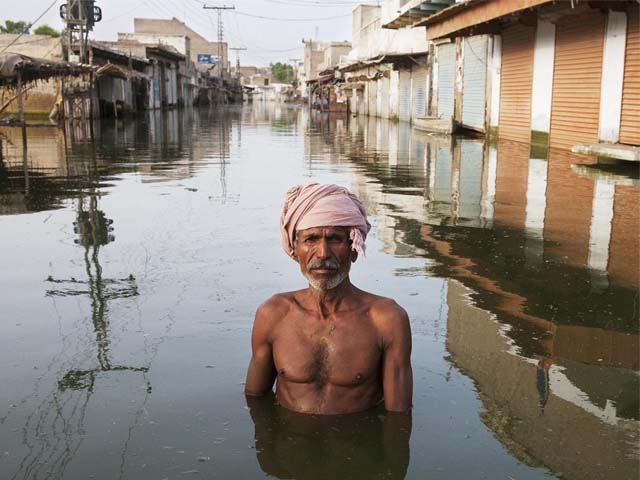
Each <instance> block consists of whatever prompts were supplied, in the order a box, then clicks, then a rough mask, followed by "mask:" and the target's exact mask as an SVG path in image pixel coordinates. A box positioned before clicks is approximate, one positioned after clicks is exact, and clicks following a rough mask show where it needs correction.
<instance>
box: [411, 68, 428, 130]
mask: <svg viewBox="0 0 640 480" xmlns="http://www.w3.org/2000/svg"><path fill="white" fill-rule="evenodd" d="M411 90H412V92H413V93H412V95H411V99H412V102H413V108H412V109H411V118H412V119H413V120H415V119H416V117H424V116H425V115H426V113H427V69H426V68H416V69H415V70H413V71H412V72H411Z"/></svg>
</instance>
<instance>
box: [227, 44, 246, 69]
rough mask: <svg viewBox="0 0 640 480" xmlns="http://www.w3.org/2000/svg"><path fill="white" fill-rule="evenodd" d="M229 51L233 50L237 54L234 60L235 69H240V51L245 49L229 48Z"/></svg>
mask: <svg viewBox="0 0 640 480" xmlns="http://www.w3.org/2000/svg"><path fill="white" fill-rule="evenodd" d="M229 50H235V51H236V53H237V55H238V56H237V58H236V68H240V52H241V51H242V50H246V48H240V47H231V48H229Z"/></svg>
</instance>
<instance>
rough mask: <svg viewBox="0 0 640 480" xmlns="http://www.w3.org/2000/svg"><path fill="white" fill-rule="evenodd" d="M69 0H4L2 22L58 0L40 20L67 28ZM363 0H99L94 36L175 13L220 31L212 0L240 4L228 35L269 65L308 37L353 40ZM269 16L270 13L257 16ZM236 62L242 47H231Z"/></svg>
mask: <svg viewBox="0 0 640 480" xmlns="http://www.w3.org/2000/svg"><path fill="white" fill-rule="evenodd" d="M66 1H67V0H57V1H55V2H54V0H18V1H15V0H0V4H1V5H3V6H5V7H6V5H8V4H10V5H11V7H10V8H0V24H2V25H4V22H5V20H25V21H28V22H33V21H35V20H36V18H38V16H40V14H42V13H43V12H44V11H45V10H46V9H47V8H48V7H49V6H50V5H51V4H52V3H55V4H54V5H53V6H52V7H51V9H50V10H49V11H48V12H47V13H46V14H45V15H44V16H43V17H42V19H41V20H39V21H38V22H37V23H36V26H38V25H42V24H48V25H50V26H52V27H54V28H56V29H58V30H60V29H62V28H63V24H62V20H61V19H60V17H59V7H60V5H62V4H63V3H66ZM360 3H370V4H376V3H378V2H377V1H375V0H364V1H357V0H226V1H222V0H214V1H210V2H205V1H204V0H96V5H98V6H100V8H102V22H100V23H98V24H96V26H95V28H94V30H93V32H92V34H91V35H90V37H91V38H93V39H94V40H111V41H113V40H116V39H117V33H118V32H133V18H134V17H142V18H171V17H176V18H177V19H179V20H181V21H183V22H185V23H186V24H187V25H188V26H189V27H191V28H192V29H193V30H195V31H196V32H198V33H199V34H201V35H202V36H204V37H205V38H207V39H209V40H211V41H216V39H217V37H218V33H217V32H218V30H217V13H216V11H215V10H205V9H203V8H202V6H203V4H207V5H211V6H222V5H226V6H234V7H236V10H227V11H224V12H223V23H224V30H223V31H224V39H225V41H226V42H228V43H229V46H230V47H240V48H247V50H246V51H241V52H239V54H240V63H241V65H255V66H267V65H269V63H271V62H273V63H275V62H278V61H281V62H282V61H284V62H291V61H292V59H302V55H303V45H302V39H303V38H304V39H310V38H312V39H314V40H320V41H332V40H333V41H344V40H347V41H350V40H351V12H352V11H353V9H354V8H355V6H356V5H358V4H360ZM256 17H268V18H256ZM229 53H230V55H229V59H230V60H231V62H232V63H233V64H234V65H235V63H236V59H237V52H234V51H230V52H229Z"/></svg>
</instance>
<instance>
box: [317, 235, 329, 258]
mask: <svg viewBox="0 0 640 480" xmlns="http://www.w3.org/2000/svg"><path fill="white" fill-rule="evenodd" d="M329 255H330V251H329V242H327V239H326V238H321V239H320V241H319V242H318V249H317V250H316V256H317V257H318V258H320V259H322V260H324V259H327V258H329Z"/></svg>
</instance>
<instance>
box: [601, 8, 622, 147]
mask: <svg viewBox="0 0 640 480" xmlns="http://www.w3.org/2000/svg"><path fill="white" fill-rule="evenodd" d="M626 41H627V14H626V13H625V12H614V11H611V10H610V11H609V12H608V15H607V25H606V30H605V38H604V52H603V54H602V82H601V85H602V87H601V89H600V121H599V129H598V130H599V138H600V140H601V141H604V142H617V141H618V138H619V136H620V113H621V112H622V85H623V81H624V56H625V44H626Z"/></svg>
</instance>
